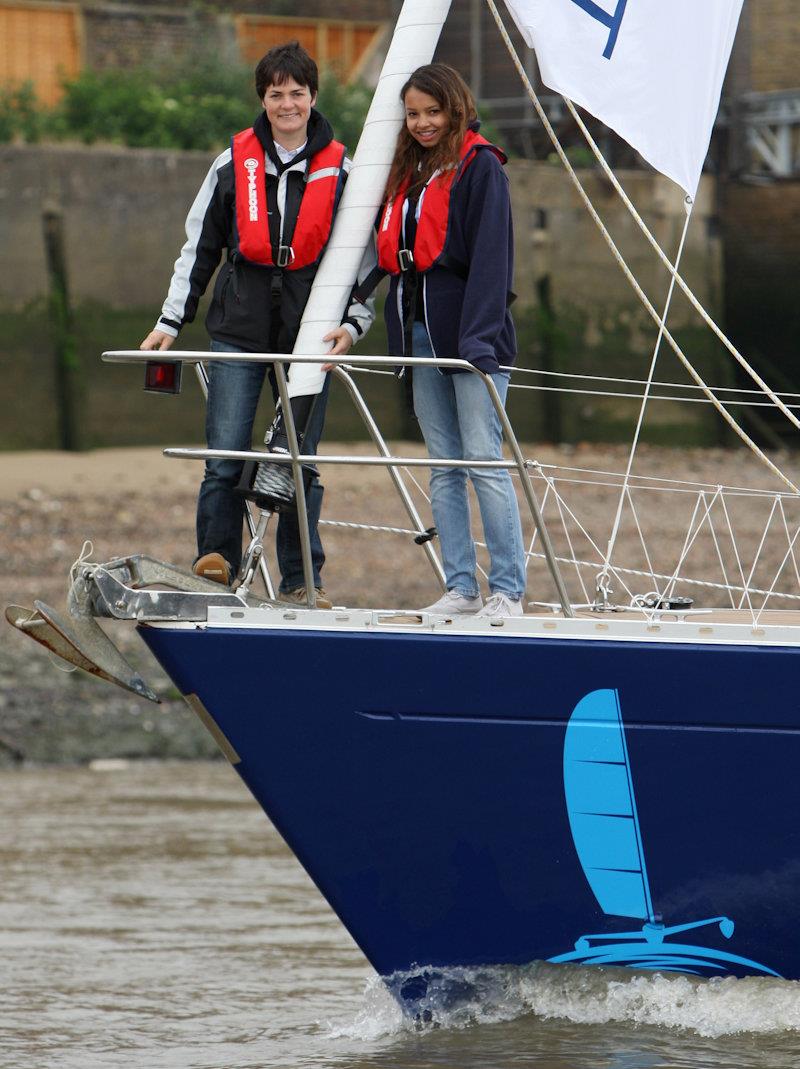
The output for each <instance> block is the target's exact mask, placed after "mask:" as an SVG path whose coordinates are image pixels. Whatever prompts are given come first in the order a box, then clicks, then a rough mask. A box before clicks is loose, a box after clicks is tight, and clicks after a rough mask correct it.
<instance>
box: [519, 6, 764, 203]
mask: <svg viewBox="0 0 800 1069" xmlns="http://www.w3.org/2000/svg"><path fill="white" fill-rule="evenodd" d="M742 3H743V0H597V2H594V0H506V6H507V7H508V9H509V11H510V13H511V16H512V18H513V19H514V21H515V22H516V24H517V26H518V27H519V29H520V32H521V33H522V36H523V37H524V38H525V41H526V42H527V43H528V45H530V46H531V47H532V48H533V49H534V50H535V51H536V57H537V59H538V61H539V68H540V70H541V75H542V81H543V82H544V84H545V85H546V86H548V88H550V89H553V90H555V91H556V92H558V93H561V94H562V95H563V96H565V97H568V98H569V99H570V100H572V101H574V102H575V103H576V104H580V105H581V106H582V107H584V108H586V110H587V111H589V112H591V114H592V115H594V116H596V117H597V118H598V119H600V120H601V121H602V122H604V123H605V124H606V125H607V126H610V127H611V128H612V129H613V130H616V132H617V133H618V134H619V135H620V136H621V137H624V138H625V140H626V141H627V142H628V143H629V144H630V145H632V146H633V147H634V148H635V149H636V150H637V152H639V153H640V154H641V155H642V156H643V157H644V158H645V159H646V160H647V161H648V163H651V164H652V165H653V167H655V168H656V169H657V170H659V171H661V172H662V173H663V174H665V175H667V176H668V177H669V178H671V179H673V181H675V182H677V183H678V185H679V186H681V187H682V188H683V189H685V190H686V192H687V193H688V194H690V195H691V196H694V195H695V193H696V191H697V185H698V182H699V181H700V172H701V170H702V167H703V161H704V159H705V157H706V153H707V152H708V143H709V141H710V140H711V131H712V128H713V125H714V119H715V117H716V114H717V109H718V107H719V98H720V93H721V91H722V81H723V78H724V77H725V70H726V68H727V66H728V59H729V58H730V53H731V48H732V47H733V39H734V37H735V35H736V27H737V24H738V22H739V15H740V13H741V9H742Z"/></svg>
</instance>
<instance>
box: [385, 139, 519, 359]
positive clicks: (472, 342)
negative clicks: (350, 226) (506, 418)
mask: <svg viewBox="0 0 800 1069" xmlns="http://www.w3.org/2000/svg"><path fill="white" fill-rule="evenodd" d="M445 250H446V252H447V254H448V256H449V257H452V258H453V259H454V260H456V261H458V262H459V263H461V264H463V265H465V266H466V267H467V277H466V278H465V279H464V278H460V277H459V276H458V275H457V274H454V273H453V272H452V271H449V270H448V269H447V268H446V267H432V268H431V269H430V271H427V272H425V274H423V275H420V284H421V285H423V286H424V301H425V325H426V327H427V330H428V336H429V337H430V340H431V347H432V349H433V351H434V353H435V355H436V356H440V357H459V358H461V359H462V360H469V362H470V363H471V364H474V365H475V366H476V367H478V368H480V370H481V371H484V372H487V373H489V374H491V373H492V372H495V371H497V369H498V366H499V365H500V364H513V362H514V359H515V357H516V353H517V339H516V335H515V333H514V323H513V321H512V319H511V314H510V312H509V310H508V296H509V293H510V291H511V283H512V278H513V274H514V235H513V229H512V221H511V199H510V196H509V189H508V178H507V177H506V173H505V171H504V170H503V166H502V164H501V163H500V161H499V159H498V158H497V156H496V155H495V153H494V152H493V151H492V150H491V148H488V147H481V148H479V149H478V151H477V152H476V155H475V158H474V159H473V161H472V162H471V163H470V165H469V167H467V169H466V170H465V171H464V172H463V174H462V175H461V177H460V178H459V180H458V181H457V182H456V183H454V185H453V188H452V192H451V196H450V214H449V217H448V229H447V239H446V243H445ZM401 298H402V275H400V276H397V275H393V276H392V279H391V284H390V287H389V296H388V298H387V300H386V305H385V312H384V314H385V317H386V327H387V331H388V335H389V353H390V355H391V356H412V355H413V353H404V351H403V325H402V313H401V311H400V309H401Z"/></svg>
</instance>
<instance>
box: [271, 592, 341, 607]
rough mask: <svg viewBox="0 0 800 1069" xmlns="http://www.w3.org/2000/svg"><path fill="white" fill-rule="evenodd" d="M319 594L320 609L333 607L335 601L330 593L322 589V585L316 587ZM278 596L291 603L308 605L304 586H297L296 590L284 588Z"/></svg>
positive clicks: (318, 604)
mask: <svg viewBox="0 0 800 1069" xmlns="http://www.w3.org/2000/svg"><path fill="white" fill-rule="evenodd" d="M314 590H315V591H316V595H317V608H318V609H332V608H333V602H332V601H331V600H330V598H329V597H328V595H327V594H326V593H325V591H324V590H323V589H322V587H321V586H316V587H314ZM278 597H279V599H280V600H281V601H286V602H288V603H289V604H290V605H306V606H307V605H308V601H307V599H306V588H305V587H304V586H298V587H295V589H294V590H282V591H281V592H280V593H279V594H278Z"/></svg>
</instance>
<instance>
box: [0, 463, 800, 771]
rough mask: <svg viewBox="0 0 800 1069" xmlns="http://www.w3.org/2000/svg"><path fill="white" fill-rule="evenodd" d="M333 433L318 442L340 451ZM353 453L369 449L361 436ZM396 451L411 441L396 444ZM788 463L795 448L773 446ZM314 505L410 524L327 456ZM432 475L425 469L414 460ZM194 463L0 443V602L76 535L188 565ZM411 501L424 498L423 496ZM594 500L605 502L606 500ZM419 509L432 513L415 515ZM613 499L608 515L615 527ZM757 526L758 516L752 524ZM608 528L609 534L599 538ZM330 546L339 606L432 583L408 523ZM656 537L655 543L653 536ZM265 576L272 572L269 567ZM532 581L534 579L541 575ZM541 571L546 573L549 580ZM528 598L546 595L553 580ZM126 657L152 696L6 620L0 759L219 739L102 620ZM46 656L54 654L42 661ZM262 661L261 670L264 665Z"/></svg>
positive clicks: (351, 517)
mask: <svg viewBox="0 0 800 1069" xmlns="http://www.w3.org/2000/svg"><path fill="white" fill-rule="evenodd" d="M345 448H346V447H344V446H337V445H336V444H329V445H328V446H327V449H326V452H328V453H330V454H341V453H342V452H344V451H345ZM360 451H362V452H368V449H367V447H365V446H362V447H360ZM395 451H396V452H397V453H399V454H401V455H409V454H417V455H419V452H420V449H419V446H417V445H395ZM525 453H526V455H527V456H536V457H537V459H539V460H540V461H541V462H542V463H545V464H547V463H555V462H558V463H560V464H566V465H570V466H574V467H575V468H576V469H577V468H580V469H591V470H593V471H619V470H621V469H624V466H625V461H626V459H627V454H626V452H625V450H624V449H623V448H621V447H596V446H585V447H570V448H566V447H565V448H562V449H554V448H552V447H547V448H538V447H537V448H534V447H526V449H525ZM776 459H777V460H778V461H779V462H780V463H781V464H782V466H783V467H784V468H785V469H786V470H787V471H791V468H792V466H793V465H794V463H795V457H794V456H793V455H790V454H786V455H784V456H783V457H778V458H776ZM637 462H638V463H640V469H639V470H646V471H647V472H649V473H651V474H657V475H658V476H659V477H661V478H682V479H692V480H697V481H704V482H708V483H709V485H710V486H711V487H713V486H714V485H717V484H719V483H725V484H728V485H738V486H741V485H761V486H769V485H772V480H771V479H770V477H769V475H768V473H766V472H764V473H762V469H761V467H760V466H759V465H758V464H757V462H756V461H755V459H752V458H750V457H749V456H748V455H747V454H744V453H743V452H741V451H723V450H708V451H699V450H691V451H689V450H686V451H682V450H669V449H656V448H644V449H642V453H641V457H640V458H637ZM323 474H324V482H325V484H326V487H327V492H326V500H325V508H324V512H323V516H324V517H325V518H327V519H329V520H334V521H351V522H357V523H362V524H386V525H388V526H392V527H396V528H400V529H405V528H407V527H408V525H409V524H408V519H407V517H406V515H405V513H404V511H403V509H402V507H401V506H400V504H399V502H398V499H397V497H396V494H395V492H394V490H393V488H392V486H391V482H390V480H389V478H388V476H387V475H386V473H385V471H383V470H381V469H379V468H367V469H364V468H360V469H356V468H354V467H352V466H349V467H344V466H335V465H330V466H326V468H325V471H324V473H323ZM412 474H414V476H415V477H416V478H417V479H418V480H419V482H420V484H421V485H423V486H425V485H426V484H427V474H426V472H425V470H424V469H413V470H412ZM198 476H199V471H198V467H197V465H196V464H192V463H178V462H174V461H172V462H167V461H165V460H164V459H163V458H162V456H161V454H160V452H159V451H158V450H154V449H131V450H105V451H98V452H95V453H89V454H61V453H37V454H31V453H17V454H0V529H1V530H2V546H3V553H2V556H1V557H0V603H1V604H2V606H3V607H5V606H6V605H9V604H17V605H23V606H27V607H30V606H32V605H33V601H34V599H37V598H38V599H41V600H43V601H45V602H47V603H48V604H51V605H53V606H54V607H57V608H61V607H62V606H63V604H64V599H65V596H66V591H67V577H68V574H69V569H70V566H71V565H72V564H73V562H74V561H75V559H76V558H77V557H78V556H79V554H80V553H81V548H82V546H83V544H84V540H85V539H87V538H91V539H92V540H93V543H94V546H93V557H92V559H94V560H109V559H112V558H113V557H115V556H119V555H122V554H125V553H131V552H146V553H150V554H152V555H153V556H156V557H159V558H161V559H164V560H169V561H172V562H173V563H176V564H178V565H180V566H184V567H188V566H189V564H190V562H191V559H192V554H193V550H194V533H193V528H194V506H195V495H196V486H197V480H198ZM595 497H596V500H595V499H594V497H592V496H591V495H590V498H589V500H588V514H589V517H590V519H592V518H593V519H594V520H597V519H598V517H600V518H601V522H600V526H601V527H602V517H604V516H606V515H608V505H609V499H608V496H607V495H606V496H605V497H602V495H600V494H599V493H598V494H596V495H595ZM419 507H420V509H421V510H422V509H424V508H425V504H424V500H423V499H422V498H419ZM601 510H603V511H601ZM423 514H424V515H427V513H423ZM611 516H613V510H612V512H611V514H610V515H609V519H608V523H607V524H606V527H609V526H610V523H611ZM750 527H751V528H752V530H751V541H753V540H756V541H757V539H758V538H759V537H760V532H761V530H762V528H763V517H759V516H758V515H756V514H755V513H754V514H753V517H752V522H751V523H750ZM680 530H681V529H680V527H679V525H678V521H677V519H676V518H673V516H672V515H671V513H670V512H669V511H668V510H666V511H665V512H664V514H663V515H662V516H659V517H658V519H657V524H656V533H655V536H654V537H655V540H656V542H657V543H659V542H660V548H661V549H664V550H667V551H671V550H672V547H673V546H674V545H676V544H677V543H678V540H679V539H680V538H681V537H682V535H681V533H680ZM607 533H608V532H607V530H606V537H607ZM323 536H324V541H325V546H326V552H327V554H328V563H327V565H326V568H325V585H326V588H327V590H328V592H329V594H331V595H332V597H333V599H334V602H335V603H337V604H347V605H351V606H359V605H361V606H368V605H372V606H381V607H385V608H401V607H408V606H415V605H421V604H426V602H428V601H430V600H432V599H433V598H434V597H435V596H436V594H437V588H436V585H435V581H434V579H433V576H432V574H431V572H430V569H429V568H428V566H427V564H426V562H425V560H424V558H423V555H422V551H421V550H420V548H419V547H418V546H415V545H414V542H413V539H412V538H411V537H410V535H406V534H398V533H394V534H387V535H384V536H380V537H379V536H372V535H367V534H365V533H364V532H356V531H353V530H350V529H348V528H345V527H336V526H328V527H325V528H324V529H323ZM656 548H658V546H656ZM273 574H276V573H275V572H274V570H273ZM539 581H540V580H538V579H537V583H538V582H539ZM546 582H547V580H546V578H542V579H541V583H542V584H544V583H546ZM529 595H530V596H538V597H547V598H550V597H552V594H551V593H550V591H549V590H548V591H544V590H539V591H538V592H537V591H530V590H529ZM104 626H106V627H107V628H109V629H110V632H111V634H112V638H113V639H114V640H115V641H116V642H117V643H118V644H119V645H120V648H121V649H122V650H123V652H124V653H125V655H126V656H127V657H128V659H129V660H130V661H131V663H133V664H134V666H135V667H136V668H137V669H138V670H139V671H140V673H141V674H142V675H143V676H144V678H145V679H147V681H148V682H149V683H150V685H151V686H153V688H154V689H155V690H156V692H157V693H158V694H159V697H160V698H161V700H162V704H160V705H154V704H152V703H150V702H147V701H145V700H144V699H141V698H138V697H136V696H135V695H133V694H128V693H126V692H125V691H122V690H120V689H119V688H116V687H113V686H111V685H109V684H106V683H104V682H103V681H101V680H97V679H95V678H93V677H90V676H88V675H86V674H85V673H83V672H80V671H76V672H74V673H66V672H65V671H63V670H62V666H61V663H60V662H59V663H58V665H56V663H55V658H52V659H51V658H49V657H48V655H47V653H46V651H44V650H43V649H42V648H41V647H38V646H36V645H34V644H33V643H32V642H30V641H29V640H26V639H25V638H24V636H22V635H20V634H19V633H18V632H16V631H15V630H13V629H12V628H11V627H10V626H9V625H8V624H6V622H5V621H3V623H2V625H0V627H2V630H1V631H0V634H2V641H1V642H0V766H11V765H14V764H20V763H54V762H62V763H83V762H87V761H91V760H97V759H107V758H173V759H174V758H178V759H180V758H186V759H194V758H209V757H214V756H216V755H217V750H216V746H215V744H214V743H213V741H212V740H211V738H210V737H209V736H208V735H207V733H206V731H205V729H204V728H203V727H202V725H201V724H200V723H199V721H198V720H197V718H196V716H195V714H194V713H193V712H191V711H190V710H189V709H188V707H187V706H186V705H185V703H184V702H183V700H182V699H181V697H180V696H179V695H178V693H177V692H176V690H175V688H174V687H173V685H172V683H171V682H170V681H169V680H168V679H167V678H166V677H165V676H164V674H163V672H162V671H161V669H160V668H159V666H158V665H157V664H156V663H155V662H154V660H153V658H152V657H151V655H150V654H149V651H148V650H147V649H146V647H145V646H144V644H143V643H142V642H141V641H140V640H139V639H138V637H137V636H136V633H135V629H134V628H133V626H132V625H130V624H126V623H120V622H111V623H108V624H104ZM51 660H52V662H53V663H51ZM267 670H268V669H267V668H265V671H267Z"/></svg>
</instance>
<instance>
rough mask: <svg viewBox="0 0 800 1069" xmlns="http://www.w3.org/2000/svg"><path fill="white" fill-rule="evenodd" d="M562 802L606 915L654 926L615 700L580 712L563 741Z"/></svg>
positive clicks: (597, 695) (604, 697)
mask: <svg viewBox="0 0 800 1069" xmlns="http://www.w3.org/2000/svg"><path fill="white" fill-rule="evenodd" d="M564 794H565V796H566V800H567V813H568V815H569V824H570V828H571V830H572V840H573V842H574V843H575V849H576V850H577V851H578V857H579V858H580V862H581V866H582V867H583V871H584V873H585V875H586V879H587V881H588V883H589V886H590V887H591V889H592V891H593V892H594V896H595V898H596V899H597V902H598V904H599V906H600V908H601V909H602V911H603V912H604V913H610V914H613V915H615V916H618V917H636V918H639V919H641V920H645V921H646V920H649V921H651V922H652V921H654V920H655V917H654V916H653V904H652V902H651V899H650V887H649V884H648V882H647V869H646V867H645V860H644V848H643V846H642V836H641V831H640V829H639V817H638V814H637V812H636V799H635V797H634V793H633V784H632V782H631V771H630V762H629V761H628V751H627V746H626V743H625V732H624V731H623V729H622V717H621V714H620V708H619V700H618V698H617V692H616V691H614V690H596V691H593V692H592V693H591V694H587V695H586V697H585V698H583V699H582V700H581V701H580V702H579V703H578V704H577V705H576V706H575V710H574V712H573V713H572V716H571V718H570V722H569V725H568V727H567V734H566V737H565V740H564Z"/></svg>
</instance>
